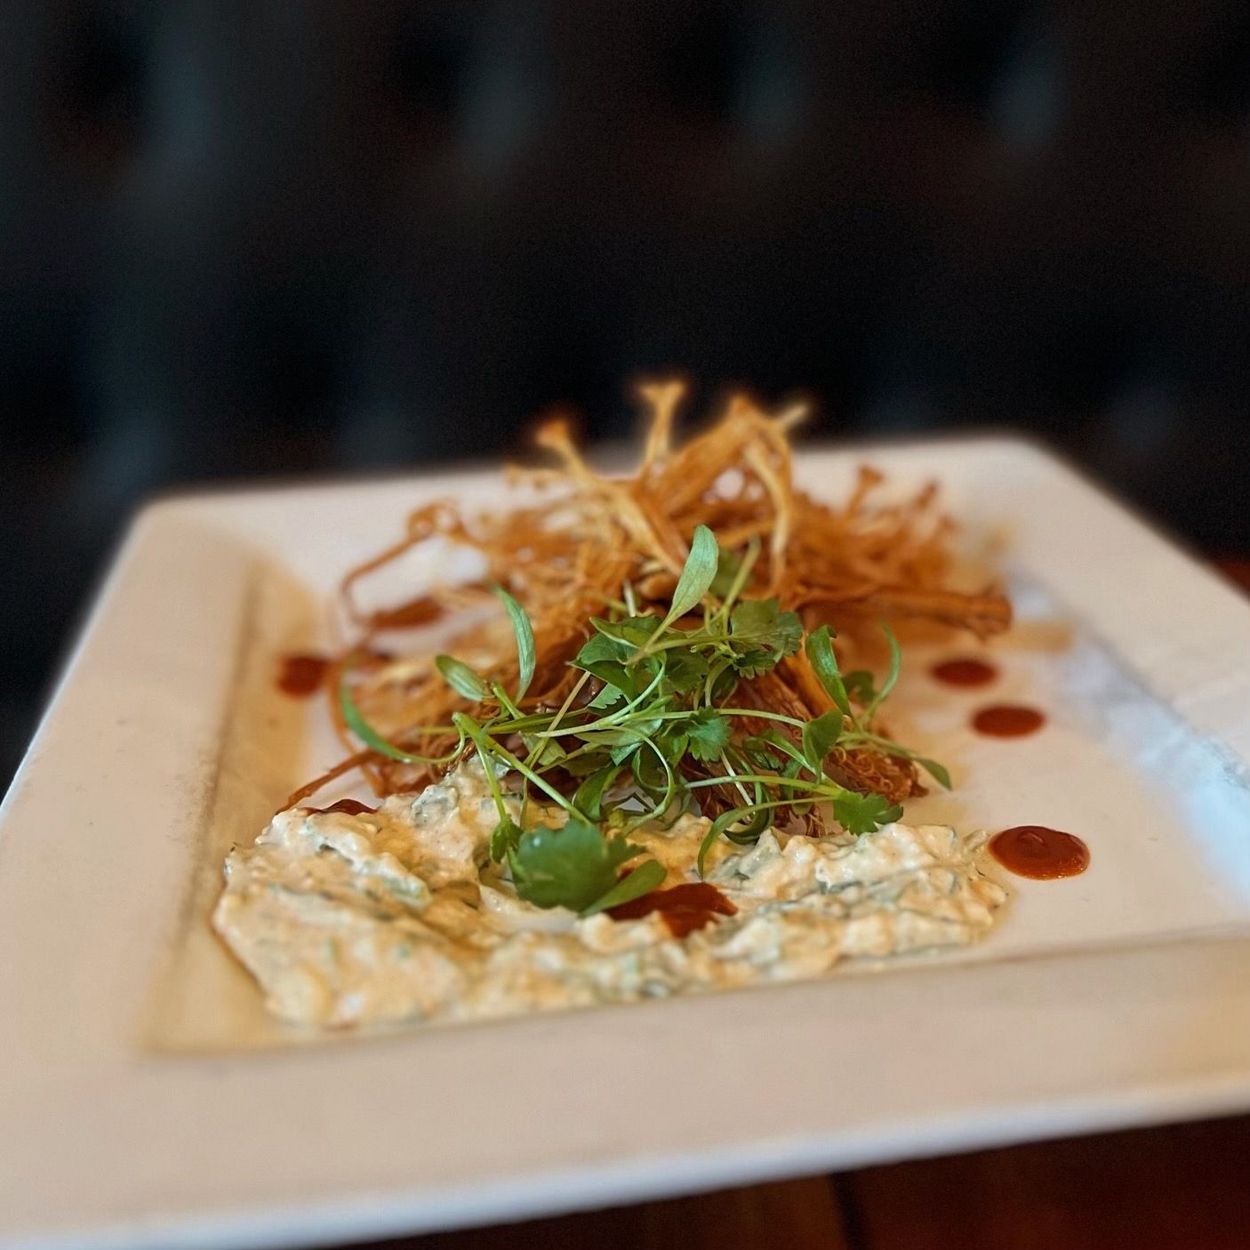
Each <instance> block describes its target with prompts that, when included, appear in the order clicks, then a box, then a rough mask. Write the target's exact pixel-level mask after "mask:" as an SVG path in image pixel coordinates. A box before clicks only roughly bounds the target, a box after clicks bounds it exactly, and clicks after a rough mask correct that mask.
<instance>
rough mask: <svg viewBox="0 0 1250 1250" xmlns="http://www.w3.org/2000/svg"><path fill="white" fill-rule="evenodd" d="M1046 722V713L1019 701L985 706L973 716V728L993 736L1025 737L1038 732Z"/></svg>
mask: <svg viewBox="0 0 1250 1250" xmlns="http://www.w3.org/2000/svg"><path fill="white" fill-rule="evenodd" d="M1045 723H1046V716H1045V714H1044V713H1042V712H1039V711H1038V710H1037V709H1036V708H1033V707H1025V706H1023V705H1022V704H1019V703H995V704H994V705H993V706H991V707H983V708H982V709H981V710H980V711H979V712H977V713H976V715H975V716H973V718H972V727H973V729H975V730H976V731H977V733H979V734H986V735H988V736H989V737H991V738H1023V737H1024V736H1025V735H1026V734H1031V733H1036V732H1037V730H1039V729H1041V727H1042V726H1043V725H1044V724H1045Z"/></svg>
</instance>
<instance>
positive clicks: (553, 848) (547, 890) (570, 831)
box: [508, 816, 645, 911]
mask: <svg viewBox="0 0 1250 1250" xmlns="http://www.w3.org/2000/svg"><path fill="white" fill-rule="evenodd" d="M644 849H645V848H644V847H641V846H635V845H634V844H633V843H631V842H627V841H626V840H625V839H624V838H622V837H614V838H608V837H605V836H604V835H603V833H602V832H601V831H600V830H599V828H598V827H597V826H595V825H592V824H590V823H589V822H588V821H585V820H579V819H577V818H576V817H573V816H570V817H569V819H568V821H567V822H566V823H565V824H564V825H562V826H561V827H560V828H559V829H547V828H544V827H539V828H536V829H530V830H528V831H527V832H525V833H523V834H522V835H521V837H520V840H519V841H518V843H517V845H516V847H515V848H514V849H511V850H509V852H508V866H509V867H510V869H511V870H512V881H513V884H514V885H515V886H516V892H517V894H518V895H519V896H520V897H521V898H523V899H525V900H526V901H527V902H530V903H533V904H534V905H535V906H536V907H567V908H569V909H570V910H572V911H581V910H582V909H583V908H586V907H589V906H590V905H591V904H592V903H594V902H596V901H597V900H599V899H600V898H602V897H603V895H605V894H606V893H607V892H608V891H609V890H611V889H612V888H613V887H614V886H615V885H616V880H617V872H616V870H617V869H618V868H619V867H620V866H621V865H622V864H623V863H625V862H626V861H627V860H630V859H633V858H634V857H635V856H636V855H641V854H642V853H643V851H644Z"/></svg>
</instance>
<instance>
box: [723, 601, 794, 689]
mask: <svg viewBox="0 0 1250 1250" xmlns="http://www.w3.org/2000/svg"><path fill="white" fill-rule="evenodd" d="M802 641H803V622H802V621H801V620H799V614H798V613H797V612H782V611H780V610H779V609H778V605H777V600H776V599H743V600H742V601H741V602H740V603H739V604H737V606H736V607H735V608H734V609H733V611H732V612H730V614H729V642H730V645H731V647H732V648H733V651H734V668H735V669H736V670H737V671H738V672H739V673H741V674H743V675H744V676H747V677H758V676H759V675H760V674H761V673H765V672H767V671H768V670H769V669H770V668H772V667H773V665H775V664H776V663H777V661H778V660H779V659H781V657H782V656H785V655H793V654H794V653H795V652H796V651H797V650H798V649H799V644H800V643H801V642H802Z"/></svg>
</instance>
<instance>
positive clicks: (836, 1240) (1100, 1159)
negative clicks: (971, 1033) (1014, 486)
mask: <svg viewBox="0 0 1250 1250" xmlns="http://www.w3.org/2000/svg"><path fill="white" fill-rule="evenodd" d="M1219 563H1220V566H1221V568H1222V569H1223V570H1224V572H1225V573H1226V574H1227V575H1229V576H1230V577H1232V578H1233V579H1234V580H1236V581H1238V582H1240V583H1241V584H1242V585H1243V586H1245V587H1247V589H1250V560H1221V561H1220V562H1219ZM565 1246H570V1247H580V1246H587V1247H594V1248H595V1250H729V1248H737V1247H743V1248H746V1247H757V1246H760V1247H768V1246H779V1247H785V1248H786V1250H817V1248H818V1247H819V1248H820V1250H886V1248H888V1250H999V1248H1000V1247H1009V1248H1010V1250H1108V1248H1111V1247H1115V1248H1116V1250H1119V1247H1133V1250H1247V1247H1250V1116H1238V1117H1235V1118H1231V1119H1225V1120H1212V1121H1203V1122H1200V1123H1194V1124H1181V1125H1174V1126H1171V1127H1167V1128H1154V1129H1135V1130H1132V1131H1130V1132H1123V1133H1102V1134H1099V1135H1097V1136H1092V1137H1078V1138H1068V1139H1064V1140H1061V1141H1050V1142H1036V1143H1032V1144H1029V1145H1023V1146H1010V1147H1006V1148H1003V1149H999V1150H981V1151H977V1152H976V1153H975V1154H964V1155H957V1156H953V1157H949V1158H942V1159H926V1160H921V1161H918V1162H912V1163H897V1164H892V1165H890V1166H886V1167H873V1168H863V1169H861V1170H859V1171H856V1172H840V1173H837V1174H835V1175H833V1176H818V1177H811V1178H807V1179H801V1180H791V1181H781V1182H778V1183H775V1184H769V1185H751V1186H747V1187H744V1188H741V1189H727V1190H722V1191H719V1192H717V1193H711V1194H701V1195H698V1196H696V1197H690V1198H677V1199H674V1200H672V1201H667V1202H645V1203H641V1204H639V1205H637V1206H631V1207H613V1208H609V1209H607V1210H602V1211H590V1212H585V1213H583V1214H580V1215H568V1216H562V1217H559V1218H554V1219H545V1220H531V1221H529V1222H527V1223H524V1224H512V1225H503V1226H496V1227H492V1228H482V1229H470V1230H466V1231H463V1232H458V1233H438V1234H433V1235H430V1236H425V1237H407V1238H401V1239H399V1240H393V1241H387V1242H372V1243H370V1250H382V1248H383V1247H386V1248H387V1250H555V1248H558V1247H565ZM359 1250H365V1248H364V1247H363V1246H362V1247H360V1248H359Z"/></svg>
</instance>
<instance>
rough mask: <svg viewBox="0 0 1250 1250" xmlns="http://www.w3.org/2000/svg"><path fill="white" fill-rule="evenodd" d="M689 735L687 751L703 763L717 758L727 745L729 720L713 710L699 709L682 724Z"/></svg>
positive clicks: (707, 708)
mask: <svg viewBox="0 0 1250 1250" xmlns="http://www.w3.org/2000/svg"><path fill="white" fill-rule="evenodd" d="M682 728H683V729H684V730H685V732H686V733H687V734H688V735H689V738H690V742H689V748H688V749H689V751H690V754H691V755H693V756H694V758H695V759H697V760H701V761H703V762H704V763H709V762H710V761H712V760H714V759H717V758H719V756H720V753H721V752H722V751H723V750H724V749H725V748H726V747H727V746H728V745H729V719H728V717H725V716H722V715H721V714H720V713H719V712H718V711H716V710H715V709H714V708H710V707H705V708H700V709H699V711H697V712H696V713H695V714H694V715H693V716H692V717H690V719H689V720H686V721H683V722H682Z"/></svg>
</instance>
